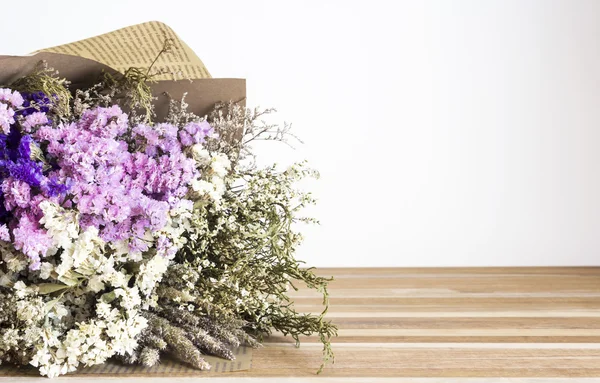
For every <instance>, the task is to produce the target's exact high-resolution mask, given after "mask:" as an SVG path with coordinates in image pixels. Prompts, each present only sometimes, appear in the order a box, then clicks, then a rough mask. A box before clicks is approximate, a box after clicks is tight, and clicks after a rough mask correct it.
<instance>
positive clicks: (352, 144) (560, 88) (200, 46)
mask: <svg viewBox="0 0 600 383" xmlns="http://www.w3.org/2000/svg"><path fill="white" fill-rule="evenodd" d="M19 4H20V5H19ZM13 10H14V11H13ZM6 13H12V16H11V17H3V18H2V24H1V25H0V28H1V31H2V38H1V39H0V52H1V53H4V54H24V53H28V52H31V51H34V50H36V49H39V48H42V47H47V46H53V45H58V44H63V43H67V42H71V41H73V40H78V39H82V38H85V37H90V36H93V35H97V34H100V33H104V32H108V31H111V30H114V29H118V28H121V27H124V26H127V25H130V24H135V23H139V22H144V21H150V20H160V21H163V22H165V23H167V24H169V25H170V26H171V27H172V28H173V29H174V30H175V31H176V32H177V33H178V34H179V35H180V37H182V38H183V39H184V40H185V41H186V42H187V43H188V45H190V46H191V47H192V49H194V50H195V51H196V52H197V53H198V55H199V56H200V57H201V58H202V59H203V61H204V62H205V64H206V65H207V67H208V68H209V70H210V71H211V72H212V74H213V76H214V77H244V78H247V79H248V95H249V100H250V103H251V104H253V105H261V106H274V107H277V108H278V109H279V113H278V116H277V118H278V120H279V121H283V120H285V121H291V122H293V123H294V126H295V132H296V133H297V134H298V135H299V136H301V137H302V138H303V139H304V140H305V145H303V146H302V147H301V148H299V149H297V150H296V151H293V152H290V151H287V150H284V149H283V148H280V147H273V146H269V147H262V146H261V147H260V150H261V154H262V155H263V156H264V158H265V159H266V160H273V159H276V160H277V161H278V162H280V163H284V164H286V163H289V162H290V161H292V160H300V159H304V158H307V159H309V160H310V161H311V163H312V164H313V165H314V166H315V167H317V168H318V169H319V170H320V172H321V174H322V178H321V180H320V181H319V182H318V183H315V184H313V185H312V187H313V189H314V190H315V192H316V194H317V196H318V198H319V200H320V204H319V206H318V207H317V208H315V209H313V210H312V211H311V212H312V213H313V214H314V215H316V216H317V217H318V218H320V220H321V221H322V225H321V226H320V227H318V228H311V229H307V230H306V236H307V240H306V242H305V244H304V245H303V246H302V248H301V249H300V251H299V257H300V258H303V259H305V260H307V261H308V263H309V264H311V265H317V266H465V265H466V266H490V265H599V264H600V255H599V249H600V152H599V151H598V145H599V144H600V129H599V123H600V108H599V107H600V42H599V37H600V2H599V1H581V0H579V1H572V0H565V1H543V0H540V1H533V0H516V1H509V0H500V1H490V0H487V1H484V0H474V1H458V0H454V1H419V0H415V1H389V0H388V1H373V0H370V1H348V0H346V1H312V2H309V1H297V2H289V1H268V2H267V1H215V0H212V1H191V0H190V1H175V0H168V1H162V0H161V1H149V0H144V1H142V0H140V1H123V0H120V1H108V0H103V1H101V2H90V1H81V0H78V1H57V0H55V1H28V2H21V3H14V2H11V5H10V7H8V8H6V7H5V9H4V10H3V16H6V15H5V14H6Z"/></svg>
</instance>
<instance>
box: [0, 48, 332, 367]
mask: <svg viewBox="0 0 600 383" xmlns="http://www.w3.org/2000/svg"><path fill="white" fill-rule="evenodd" d="M162 54H169V44H168V41H167V43H166V44H165V49H164V50H163V51H161V55H162ZM155 61H156V60H155ZM156 73H163V72H160V69H157V68H154V67H153V66H152V65H149V66H148V67H147V68H138V67H133V68H130V69H129V70H127V71H125V72H124V73H123V74H116V73H112V74H108V73H106V74H105V75H104V76H103V77H102V78H101V79H100V80H99V81H98V82H97V83H95V84H94V85H92V86H90V87H87V88H83V89H77V90H74V89H70V88H69V82H68V81H67V79H64V78H62V77H61V75H60V73H58V74H57V73H56V71H54V70H52V69H51V68H49V67H48V66H47V65H46V64H44V63H40V65H38V66H37V67H36V69H35V70H33V71H32V72H31V73H28V74H26V75H25V76H22V77H19V78H17V79H16V80H14V81H11V82H10V83H7V84H0V257H1V258H0V362H5V363H18V364H31V365H33V366H36V367H38V368H39V371H40V373H41V374H42V375H46V376H49V377H55V376H57V375H61V374H66V373H68V372H71V371H75V370H76V369H78V368H80V367H83V366H91V365H95V364H100V363H104V362H105V361H106V360H107V359H108V358H112V357H116V358H119V359H121V360H122V361H123V362H125V363H141V364H143V365H146V366H152V365H154V364H156V363H158V362H159V360H160V358H161V356H162V355H165V354H170V355H172V356H174V357H176V358H178V359H180V360H181V361H183V362H186V363H189V364H190V365H192V366H194V367H196V368H198V369H209V368H210V365H209V364H208V363H207V362H206V361H205V360H204V359H203V354H211V355H216V356H220V357H223V358H227V359H232V358H234V356H233V354H232V351H231V350H232V348H235V347H238V346H239V345H242V344H246V345H251V346H254V347H256V346H259V345H260V342H261V337H262V336H264V335H266V334H270V333H271V332H272V331H278V332H281V333H283V334H286V335H291V336H292V337H293V338H294V339H295V340H296V341H297V342H298V341H299V337H300V336H301V335H311V334H316V335H318V336H320V339H321V340H322V342H323V344H324V358H325V361H327V360H329V359H331V358H332V352H331V348H330V339H331V338H332V337H333V336H335V334H336V327H335V326H334V325H332V324H331V323H330V322H328V321H326V320H325V319H324V314H325V311H326V310H325V311H324V312H323V314H321V315H311V314H301V313H298V312H296V311H295V310H294V307H293V304H292V302H291V301H290V299H289V297H288V295H287V293H286V291H288V289H289V288H290V287H292V288H295V286H294V284H295V283H305V284H307V285H308V286H309V287H311V288H314V289H317V290H319V291H320V292H322V293H323V297H324V304H325V307H327V306H326V305H327V283H328V281H329V279H325V278H322V277H318V276H316V275H315V274H314V273H313V272H312V271H311V269H306V268H302V265H301V262H299V261H298V260H296V259H295V258H294V251H295V249H296V247H297V246H298V244H299V243H300V241H301V239H302V237H301V235H300V234H299V233H298V232H297V231H295V229H294V227H295V224H296V223H297V222H308V223H314V222H315V221H314V220H313V219H311V218H305V217H302V216H301V215H300V211H301V209H302V208H303V207H305V206H306V205H309V204H312V203H314V200H313V198H312V197H311V195H310V194H309V193H305V192H302V191H300V190H298V189H297V188H296V186H295V184H296V181H298V180H299V179H301V178H303V177H307V176H315V175H316V173H315V172H314V171H311V170H310V169H308V168H307V167H306V166H305V164H298V165H294V166H292V167H290V168H288V169H285V170H282V171H280V170H278V169H277V168H276V167H275V166H270V167H267V168H260V167H257V166H256V165H255V162H254V161H253V152H252V149H251V144H252V142H253V141H255V140H257V139H268V140H275V141H285V140H286V137H288V136H289V127H287V126H284V127H277V126H273V125H267V124H264V123H261V122H260V120H261V119H262V118H261V117H262V115H263V114H264V113H268V112H270V111H262V112H261V111H258V110H248V109H246V108H245V107H243V106H241V105H240V104H237V103H234V102H225V103H223V104H217V105H215V107H214V109H213V110H212V112H211V113H209V114H208V115H207V116H196V115H194V114H193V113H191V112H189V110H188V105H187V104H186V101H185V99H179V100H176V99H172V100H171V103H170V107H169V112H168V115H167V116H166V118H164V119H161V120H156V118H155V113H154V107H153V100H154V98H153V97H152V93H151V84H152V82H153V78H154V76H155V74H156ZM224 101H227V100H224ZM225 138H227V139H225Z"/></svg>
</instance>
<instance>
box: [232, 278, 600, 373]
mask: <svg viewBox="0 0 600 383" xmlns="http://www.w3.org/2000/svg"><path fill="white" fill-rule="evenodd" d="M319 274H320V275H333V276H335V278H336V280H335V281H334V282H333V283H332V284H331V287H330V293H331V308H330V311H329V315H328V317H329V318H330V319H331V320H333V321H334V322H335V323H337V324H338V326H339V328H340V331H339V333H340V336H339V337H338V338H337V339H336V340H335V342H334V343H335V344H334V350H335V352H336V363H335V364H334V365H333V366H331V367H329V368H327V369H326V370H325V371H324V373H323V374H322V375H321V376H319V377H318V378H315V380H318V379H322V378H326V377H431V378H433V377H438V378H439V377H448V378H450V377H457V378H459V377H463V378H468V377H497V378H501V377H506V378H516V377H521V378H535V377H539V378H550V377H556V378H582V377H600V268H598V267H581V268H578V267H569V268H506V267H505V268H440V269H438V268H435V269H432V268H412V269H411V268H403V269H385V268H377V269H321V270H319ZM292 296H293V297H294V301H295V303H296V307H297V308H298V309H300V310H302V311H305V312H313V313H316V312H318V311H319V310H320V306H319V303H320V300H319V297H318V295H317V294H315V293H314V292H310V291H307V290H303V289H301V290H299V291H295V292H292ZM302 340H303V342H304V344H303V346H302V347H301V348H300V349H295V348H293V347H292V345H291V343H290V342H289V340H286V338H285V337H283V336H281V335H278V334H276V335H274V336H272V337H270V338H269V339H268V340H267V344H266V347H265V348H264V349H262V350H258V351H257V352H256V353H255V356H254V367H253V369H252V370H251V371H247V372H242V373H241V374H242V375H244V376H299V377H300V376H304V377H309V376H314V375H313V374H314V367H313V368H312V369H311V367H312V366H316V365H317V364H318V363H319V355H317V354H316V353H315V351H317V350H318V348H319V345H318V343H317V342H318V340H317V339H315V338H304V339H302Z"/></svg>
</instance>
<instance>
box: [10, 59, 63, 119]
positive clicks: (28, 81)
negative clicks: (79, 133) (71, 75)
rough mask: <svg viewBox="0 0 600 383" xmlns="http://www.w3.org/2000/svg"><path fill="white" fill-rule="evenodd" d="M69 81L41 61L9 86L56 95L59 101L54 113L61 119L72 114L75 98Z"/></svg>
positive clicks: (22, 90)
mask: <svg viewBox="0 0 600 383" xmlns="http://www.w3.org/2000/svg"><path fill="white" fill-rule="evenodd" d="M68 84H69V82H68V81H67V80H65V79H64V78H61V77H59V76H58V72H56V71H55V70H54V69H52V68H50V67H49V66H48V64H47V63H46V62H45V61H41V62H40V63H39V64H38V65H37V66H36V68H35V69H34V71H33V72H31V73H30V74H28V75H27V76H24V77H21V78H19V79H17V80H16V81H14V82H13V83H12V84H9V88H11V89H13V90H17V91H19V92H29V93H33V92H40V91H41V92H44V93H45V94H46V95H48V97H53V96H56V100H58V102H57V103H56V104H55V105H54V111H53V113H54V114H55V115H56V116H58V117H59V118H60V119H66V118H68V117H69V116H70V114H71V108H70V106H69V105H70V102H71V99H72V98H73V97H72V95H71V92H70V91H69V89H68V87H67V86H68Z"/></svg>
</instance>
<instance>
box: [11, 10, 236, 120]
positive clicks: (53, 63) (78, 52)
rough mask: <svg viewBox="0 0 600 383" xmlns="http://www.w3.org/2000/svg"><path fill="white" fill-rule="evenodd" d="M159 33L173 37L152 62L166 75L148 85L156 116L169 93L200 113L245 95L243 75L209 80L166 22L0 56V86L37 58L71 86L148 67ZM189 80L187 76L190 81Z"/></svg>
mask: <svg viewBox="0 0 600 383" xmlns="http://www.w3.org/2000/svg"><path fill="white" fill-rule="evenodd" d="M165 38H170V39H172V41H173V44H174V49H173V53H170V54H164V55H161V56H160V58H159V59H158V61H157V63H156V64H155V67H157V68H160V69H165V70H166V71H167V72H177V73H179V74H180V78H185V79H186V80H172V79H171V78H172V75H169V74H162V75H160V76H157V77H156V79H157V80H158V82H157V83H156V84H152V85H151V86H152V89H153V93H154V95H155V96H156V97H157V101H156V103H155V108H156V117H157V121H161V120H163V119H164V117H165V116H166V113H167V111H168V105H169V97H168V96H167V95H166V94H168V95H170V96H171V97H172V98H174V99H180V98H181V97H182V95H183V94H184V93H187V96H186V102H187V103H188V104H189V105H190V106H189V111H190V112H193V113H194V114H196V115H198V116H204V115H205V114H207V113H208V112H210V110H211V109H212V108H213V107H214V104H215V103H217V102H227V101H235V102H241V103H242V104H243V103H244V101H245V98H246V80H244V79H231V78H227V79H213V78H211V76H210V73H209V72H208V70H207V69H206V67H205V66H204V64H203V63H202V61H201V60H200V58H198V56H197V55H196V54H195V53H194V52H193V51H192V50H191V49H190V48H189V47H188V46H187V45H186V44H185V43H184V42H183V41H182V40H181V39H179V38H178V37H177V35H176V34H175V33H174V32H173V30H172V29H171V28H169V27H168V26H167V25H165V24H163V23H160V22H157V21H152V22H148V23H143V24H139V25H133V26H130V27H127V28H123V29H119V30H117V31H114V32H110V33H107V34H104V35H100V36H96V37H92V38H89V39H85V40H81V41H76V42H74V43H70V44H65V45H60V46H57V47H53V48H47V49H42V50H40V51H38V52H36V53H34V54H32V55H28V56H0V86H2V85H4V86H8V85H10V83H11V82H13V81H15V80H16V79H18V78H19V77H22V76H25V75H27V74H29V73H31V71H32V70H33V69H34V68H35V66H36V65H37V64H38V63H39V62H40V61H42V60H45V61H46V62H47V63H48V65H49V66H50V67H52V68H54V69H56V70H58V72H59V74H60V76H61V77H64V78H66V79H67V80H69V81H70V82H71V86H70V88H71V89H72V90H75V89H81V88H86V87H89V86H91V85H94V84H96V83H97V82H98V81H99V79H100V76H102V74H103V72H108V73H117V72H121V73H122V72H124V71H125V70H126V69H127V68H130V67H148V66H149V65H150V64H151V63H152V61H153V60H154V59H155V58H156V57H157V55H158V54H159V52H160V51H161V49H162V47H163V42H164V40H165ZM190 80H191V81H190Z"/></svg>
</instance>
